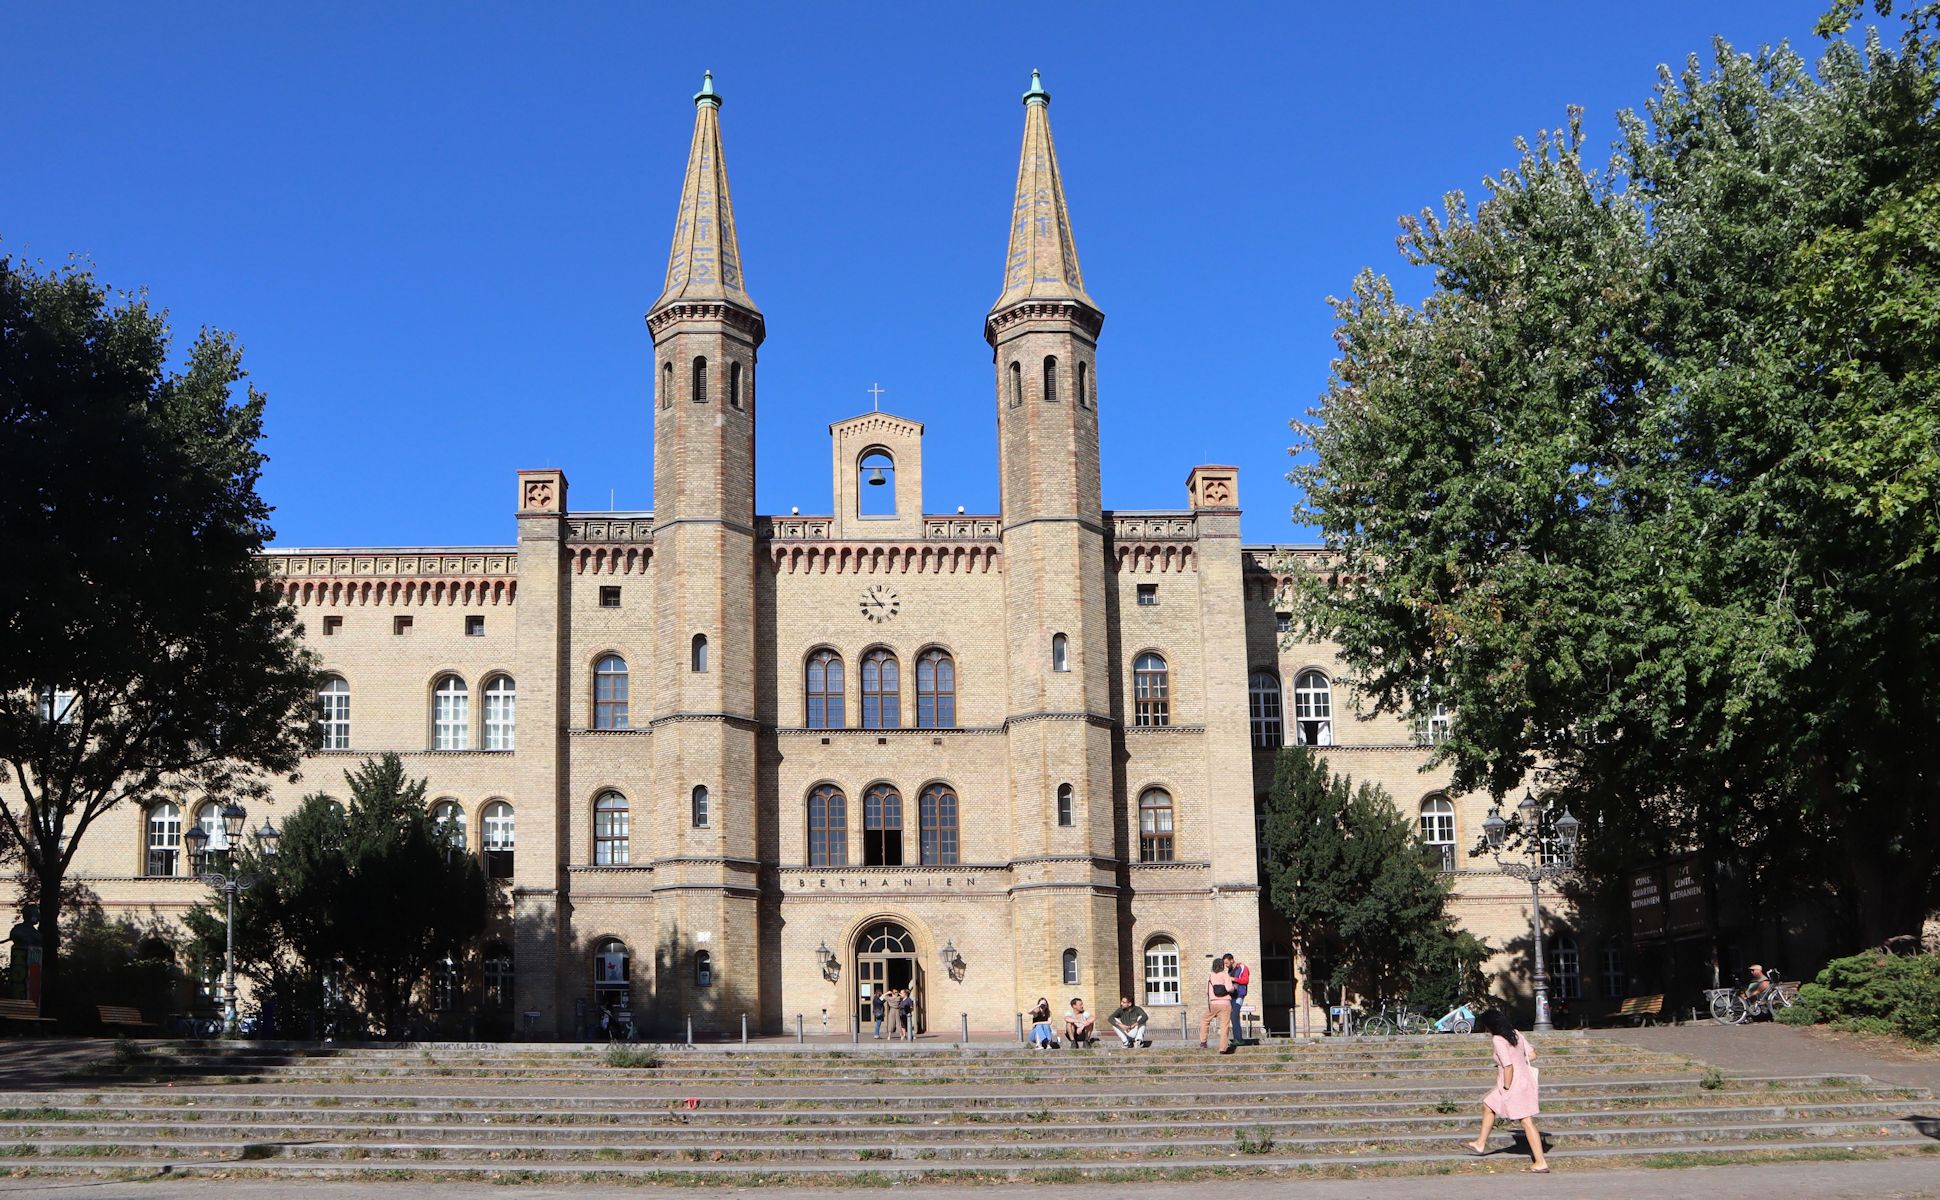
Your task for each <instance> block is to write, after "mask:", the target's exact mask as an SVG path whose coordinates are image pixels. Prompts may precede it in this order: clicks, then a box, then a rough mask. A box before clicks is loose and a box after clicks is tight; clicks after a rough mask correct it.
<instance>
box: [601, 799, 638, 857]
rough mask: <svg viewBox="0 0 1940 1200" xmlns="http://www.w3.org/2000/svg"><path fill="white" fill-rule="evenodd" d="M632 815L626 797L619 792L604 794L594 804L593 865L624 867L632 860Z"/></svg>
mask: <svg viewBox="0 0 1940 1200" xmlns="http://www.w3.org/2000/svg"><path fill="white" fill-rule="evenodd" d="M631 824H632V813H631V812H630V810H629V809H628V807H627V802H626V797H625V796H622V795H620V793H618V792H601V793H600V795H599V799H597V800H595V801H593V863H594V865H595V866H601V867H623V866H625V865H626V864H627V863H628V862H630V861H631V860H632V856H633V848H632V847H633V838H632V833H631V829H630V826H631Z"/></svg>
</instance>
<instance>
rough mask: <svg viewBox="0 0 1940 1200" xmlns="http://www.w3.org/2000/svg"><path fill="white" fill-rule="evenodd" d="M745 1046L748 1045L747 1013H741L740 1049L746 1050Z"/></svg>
mask: <svg viewBox="0 0 1940 1200" xmlns="http://www.w3.org/2000/svg"><path fill="white" fill-rule="evenodd" d="M747 1045H748V1014H747V1013H742V1014H741V1047H742V1049H746V1048H747Z"/></svg>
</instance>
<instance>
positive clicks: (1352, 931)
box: [1266, 746, 1488, 1002]
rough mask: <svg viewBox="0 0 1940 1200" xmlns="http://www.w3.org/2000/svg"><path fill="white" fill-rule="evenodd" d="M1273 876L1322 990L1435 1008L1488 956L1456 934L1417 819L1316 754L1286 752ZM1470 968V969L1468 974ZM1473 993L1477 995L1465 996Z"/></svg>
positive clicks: (1271, 837) (1273, 834)
mask: <svg viewBox="0 0 1940 1200" xmlns="http://www.w3.org/2000/svg"><path fill="white" fill-rule="evenodd" d="M1266 855H1267V858H1266V876H1267V885H1268V895H1269V897H1270V898H1271V900H1272V902H1273V907H1274V909H1275V910H1276V911H1278V912H1279V913H1280V914H1281V915H1282V916H1284V917H1285V918H1286V919H1287V922H1288V924H1289V925H1290V926H1291V927H1292V930H1293V936H1294V939H1295V940H1296V941H1297V942H1299V944H1300V950H1301V953H1302V955H1304V956H1305V958H1306V960H1307V986H1308V988H1309V989H1310V990H1312V991H1313V992H1314V994H1315V999H1318V1000H1322V1001H1323V1002H1324V1001H1325V999H1326V992H1325V989H1330V988H1342V987H1346V988H1352V989H1354V990H1355V991H1358V992H1360V993H1361V994H1363V995H1366V996H1373V997H1379V998H1383V999H1396V1000H1399V999H1406V998H1409V997H1410V996H1412V995H1413V994H1414V993H1415V992H1416V990H1417V989H1418V988H1422V987H1423V986H1424V985H1426V987H1425V989H1424V998H1425V999H1434V1000H1439V999H1441V998H1442V993H1443V992H1444V991H1449V990H1453V988H1454V985H1453V984H1451V982H1450V980H1451V975H1452V976H1453V977H1455V978H1456V979H1460V980H1463V981H1467V980H1468V979H1469V978H1472V976H1473V973H1474V969H1475V964H1477V963H1479V962H1481V961H1482V960H1483V959H1484V958H1486V957H1488V948H1487V947H1485V946H1484V945H1482V943H1481V942H1479V941H1477V940H1476V939H1475V938H1474V937H1473V936H1472V935H1470V934H1468V933H1465V932H1462V931H1459V930H1456V929H1455V928H1454V925H1453V922H1452V920H1451V918H1450V917H1449V914H1448V885H1447V883H1446V882H1445V881H1444V880H1443V878H1442V874H1441V872H1440V870H1439V869H1438V868H1437V864H1436V862H1435V860H1434V859H1432V858H1431V856H1430V852H1429V851H1428V849H1427V847H1425V846H1423V845H1422V844H1421V842H1420V841H1419V839H1418V838H1417V837H1416V835H1415V829H1414V824H1413V822H1411V821H1409V820H1408V819H1407V818H1406V817H1404V816H1403V815H1402V814H1401V811H1400V810H1399V809H1398V808H1396V807H1395V803H1394V798H1393V797H1391V796H1389V795H1388V793H1387V792H1386V791H1385V790H1383V789H1382V788H1380V787H1377V786H1375V785H1373V784H1368V783H1363V784H1361V785H1360V786H1358V787H1356V786H1355V785H1354V781H1353V780H1352V779H1350V778H1348V777H1347V776H1345V775H1330V774H1329V772H1328V770H1327V764H1326V763H1324V762H1322V761H1321V759H1320V756H1319V755H1318V754H1316V753H1315V752H1314V751H1313V750H1312V749H1311V748H1308V747H1305V746H1300V747H1289V748H1287V749H1285V750H1282V751H1280V757H1279V759H1278V761H1277V762H1276V763H1275V765H1274V772H1273V791H1272V793H1271V794H1270V796H1269V797H1268V800H1267V814H1266ZM1463 964H1466V968H1464V966H1463ZM1470 994H1473V993H1470Z"/></svg>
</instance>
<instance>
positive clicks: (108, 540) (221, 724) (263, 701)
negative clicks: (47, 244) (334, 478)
mask: <svg viewBox="0 0 1940 1200" xmlns="http://www.w3.org/2000/svg"><path fill="white" fill-rule="evenodd" d="M168 355H169V333H168V327H167V323H166V320H165V315H164V314H161V313H156V312H153V311H151V310H150V309H149V307H148V305H147V303H146V302H145V301H144V300H143V299H142V298H140V297H121V298H119V299H118V300H111V298H110V297H109V296H108V294H107V293H106V292H105V291H104V290H103V288H102V287H101V286H100V285H99V284H97V283H96V282H95V281H94V279H93V278H92V277H91V276H90V275H89V274H88V273H87V272H86V271H85V270H82V269H79V268H75V267H69V268H66V269H63V270H58V271H54V272H52V273H47V274H41V273H37V272H36V270H35V269H34V268H33V267H31V266H29V265H26V264H23V263H20V262H18V261H17V260H15V259H12V258H9V257H0V479H4V480H5V481H6V486H5V487H4V488H0V562H4V563H6V564H7V569H6V570H5V571H4V572H0V763H4V764H5V769H4V770H0V828H4V830H5V832H6V841H7V842H8V843H10V845H11V846H12V847H13V849H14V850H15V851H16V852H17V853H18V854H19V855H20V857H21V859H22V860H23V864H24V866H25V868H26V871H27V873H28V875H29V876H30V881H29V887H28V891H29V893H30V895H31V896H32V897H33V898H35V899H37V900H38V901H39V903H40V905H41V935H42V941H43V944H44V947H45V954H46V961H45V968H44V975H43V980H44V982H43V997H44V998H45V999H46V1000H49V1001H57V1000H58V997H59V993H60V988H61V983H60V969H59V968H60V951H61V947H62V937H61V917H62V910H63V904H62V897H63V890H62V886H61V885H62V881H63V880H64V878H65V877H66V874H67V871H68V869H69V866H70V865H71V864H72V862H73V860H74V855H75V852H76V851H77V850H78V849H79V847H80V845H81V841H82V839H83V838H84V837H85V836H86V834H87V832H88V830H89V829H90V828H91V827H92V826H93V825H94V823H95V822H96V821H98V820H100V819H101V817H102V816H103V815H105V814H107V813H108V812H110V811H112V810H113V809H114V808H115V807H116V806H117V805H119V804H121V803H122V802H123V801H130V800H132V801H136V802H144V801H147V800H150V799H152V798H159V797H161V796H164V795H167V796H171V797H175V798H177V799H179V800H180V801H182V802H183V803H185V804H188V805H193V804H194V803H195V802H196V801H198V800H199V799H201V798H203V797H212V798H218V799H221V800H225V801H227V800H232V799H236V798H238V797H239V796H245V795H249V794H253V793H256V792H258V791H259V790H260V789H261V787H262V773H263V772H279V771H289V770H293V769H294V768H295V766H296V764H297V761H298V759H299V758H300V757H301V754H302V752H303V750H304V748H305V746H306V744H307V742H308V739H309V738H310V736H311V711H312V706H313V703H314V701H313V698H312V691H313V688H314V679H313V675H312V668H311V665H310V662H309V659H308V657H307V656H306V654H305V653H304V652H303V651H302V649H301V647H300V645H299V642H298V637H297V633H298V627H297V623H296V617H295V614H294V611H293V610H292V609H291V608H290V607H289V606H288V605H287V604H285V603H283V602H282V601H281V600H280V599H279V598H278V597H277V596H276V594H275V593H274V592H272V591H271V590H270V589H268V588H266V587H264V586H263V584H264V582H265V571H264V568H263V565H262V563H261V561H260V558H259V555H260V552H261V550H262V548H263V546H264V544H265V542H266V541H267V539H268V537H269V534H270V530H269V524H268V516H269V508H268V506H267V505H265V504H264V503H263V501H262V498H261V497H260V496H258V495H257V494H256V484H257V479H258V476H259V475H260V473H261V470H262V465H263V461H264V460H263V455H262V454H261V452H260V451H259V450H258V449H257V441H258V439H259V437H260V436H261V432H262V416H263V404H264V397H263V396H262V394H261V393H259V392H257V391H255V390H254V389H253V388H251V389H248V390H247V391H246V392H245V393H244V394H243V395H241V396H238V395H236V394H235V391H236V389H237V387H238V385H240V384H241V383H242V380H243V378H244V372H243V368H242V353H241V351H240V350H239V349H238V348H237V346H236V345H235V343H234V341H233V339H231V338H230V337H229V336H228V335H226V334H221V333H215V332H210V331H204V332H203V333H202V334H201V335H200V336H199V337H198V338H197V339H196V340H195V343H194V345H193V346H192V347H191V348H190V350H189V353H188V356H187V361H186V364H185V365H184V367H183V368H182V370H180V371H176V370H173V369H171V368H170V367H169V365H168V361H167V360H168Z"/></svg>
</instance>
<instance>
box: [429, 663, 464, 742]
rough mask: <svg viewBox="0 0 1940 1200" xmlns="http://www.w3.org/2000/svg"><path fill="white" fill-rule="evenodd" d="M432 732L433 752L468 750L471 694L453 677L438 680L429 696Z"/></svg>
mask: <svg viewBox="0 0 1940 1200" xmlns="http://www.w3.org/2000/svg"><path fill="white" fill-rule="evenodd" d="M431 733H432V738H431V748H432V749H434V750H469V749H471V744H472V706H471V693H470V692H469V691H468V690H467V689H466V688H465V681H464V680H462V679H460V678H458V676H456V675H446V676H443V677H442V678H440V679H439V680H438V684H437V687H436V688H435V689H433V691H432V693H431Z"/></svg>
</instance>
